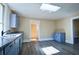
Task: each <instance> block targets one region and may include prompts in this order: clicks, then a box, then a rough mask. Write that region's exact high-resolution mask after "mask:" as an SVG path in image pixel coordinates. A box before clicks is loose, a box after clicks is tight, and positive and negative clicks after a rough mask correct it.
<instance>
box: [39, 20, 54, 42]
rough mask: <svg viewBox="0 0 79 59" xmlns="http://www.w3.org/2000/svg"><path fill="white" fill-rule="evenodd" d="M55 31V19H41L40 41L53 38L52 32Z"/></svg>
mask: <svg viewBox="0 0 79 59" xmlns="http://www.w3.org/2000/svg"><path fill="white" fill-rule="evenodd" d="M54 31H55V25H54V21H53V20H52V21H51V20H41V21H40V41H43V40H53V38H52V34H53V33H54Z"/></svg>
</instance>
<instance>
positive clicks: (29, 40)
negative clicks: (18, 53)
mask: <svg viewBox="0 0 79 59" xmlns="http://www.w3.org/2000/svg"><path fill="white" fill-rule="evenodd" d="M24 42H31V41H30V40H26V39H24V40H23V43H24Z"/></svg>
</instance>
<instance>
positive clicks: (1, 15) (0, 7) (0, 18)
mask: <svg viewBox="0 0 79 59" xmlns="http://www.w3.org/2000/svg"><path fill="white" fill-rule="evenodd" d="M2 17H3V7H2V5H1V4H0V36H1V31H2Z"/></svg>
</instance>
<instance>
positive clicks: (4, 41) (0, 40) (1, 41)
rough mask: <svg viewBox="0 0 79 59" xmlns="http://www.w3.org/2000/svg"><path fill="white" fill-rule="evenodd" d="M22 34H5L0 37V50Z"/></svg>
mask: <svg viewBox="0 0 79 59" xmlns="http://www.w3.org/2000/svg"><path fill="white" fill-rule="evenodd" d="M21 35H22V33H16V34H6V35H5V36H2V37H0V50H1V49H2V48H3V47H5V46H7V45H8V44H10V43H11V42H13V41H14V40H15V39H16V38H17V37H19V36H21Z"/></svg>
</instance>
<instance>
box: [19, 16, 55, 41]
mask: <svg viewBox="0 0 79 59" xmlns="http://www.w3.org/2000/svg"><path fill="white" fill-rule="evenodd" d="M30 20H34V19H28V18H25V17H20V27H19V31H23V32H24V42H29V41H30ZM39 28H40V29H39V30H40V39H39V41H44V40H51V35H52V34H53V32H54V21H51V20H40V27H39Z"/></svg>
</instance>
